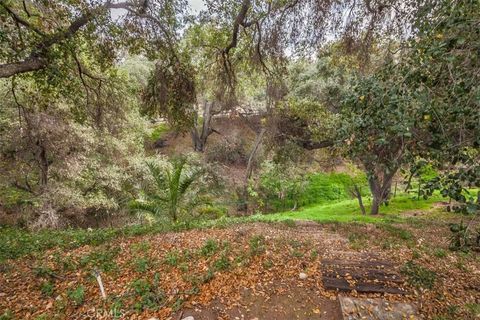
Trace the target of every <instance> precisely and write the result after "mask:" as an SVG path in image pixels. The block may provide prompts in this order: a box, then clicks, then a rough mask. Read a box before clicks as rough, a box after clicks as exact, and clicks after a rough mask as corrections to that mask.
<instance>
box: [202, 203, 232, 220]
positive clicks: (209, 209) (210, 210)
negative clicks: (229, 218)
mask: <svg viewBox="0 0 480 320" xmlns="http://www.w3.org/2000/svg"><path fill="white" fill-rule="evenodd" d="M227 212H228V209H227V208H226V207H217V206H205V207H201V208H199V209H198V210H197V213H198V215H199V217H200V218H203V219H219V218H221V217H224V216H225V215H226V214H227Z"/></svg>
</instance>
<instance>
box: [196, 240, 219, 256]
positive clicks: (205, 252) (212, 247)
mask: <svg viewBox="0 0 480 320" xmlns="http://www.w3.org/2000/svg"><path fill="white" fill-rule="evenodd" d="M218 249H219V244H218V242H217V241H216V240H215V239H208V240H207V241H205V244H204V245H203V247H202V249H201V250H200V253H201V254H202V256H204V257H207V256H211V255H213V254H214V253H215V252H217V250H218Z"/></svg>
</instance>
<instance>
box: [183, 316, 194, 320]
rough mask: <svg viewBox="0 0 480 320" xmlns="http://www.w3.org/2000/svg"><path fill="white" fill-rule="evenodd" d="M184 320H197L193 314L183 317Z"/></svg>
mask: <svg viewBox="0 0 480 320" xmlns="http://www.w3.org/2000/svg"><path fill="white" fill-rule="evenodd" d="M182 320H195V318H194V317H192V316H188V317H185V318H183V319H182Z"/></svg>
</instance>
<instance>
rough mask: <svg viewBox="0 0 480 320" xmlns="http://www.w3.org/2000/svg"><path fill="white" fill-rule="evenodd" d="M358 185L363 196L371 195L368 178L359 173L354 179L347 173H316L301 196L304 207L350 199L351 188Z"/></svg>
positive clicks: (310, 177)
mask: <svg viewBox="0 0 480 320" xmlns="http://www.w3.org/2000/svg"><path fill="white" fill-rule="evenodd" d="M354 183H356V184H357V185H358V186H359V188H360V190H361V192H362V195H363V196H367V195H369V189H368V184H367V178H366V176H365V174H363V173H359V174H358V175H356V176H354V177H352V176H350V175H348V174H346V173H335V172H332V173H316V174H313V175H310V176H309V177H308V183H307V186H306V188H305V191H304V192H302V194H301V196H300V202H301V204H302V205H309V204H316V203H324V202H328V201H336V200H345V199H350V198H351V194H350V191H349V190H350V188H351V187H352V186H353V184H354Z"/></svg>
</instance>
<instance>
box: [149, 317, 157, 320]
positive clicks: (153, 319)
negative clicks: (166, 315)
mask: <svg viewBox="0 0 480 320" xmlns="http://www.w3.org/2000/svg"><path fill="white" fill-rule="evenodd" d="M148 320H158V318H155V317H154V318H149V319H148Z"/></svg>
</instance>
